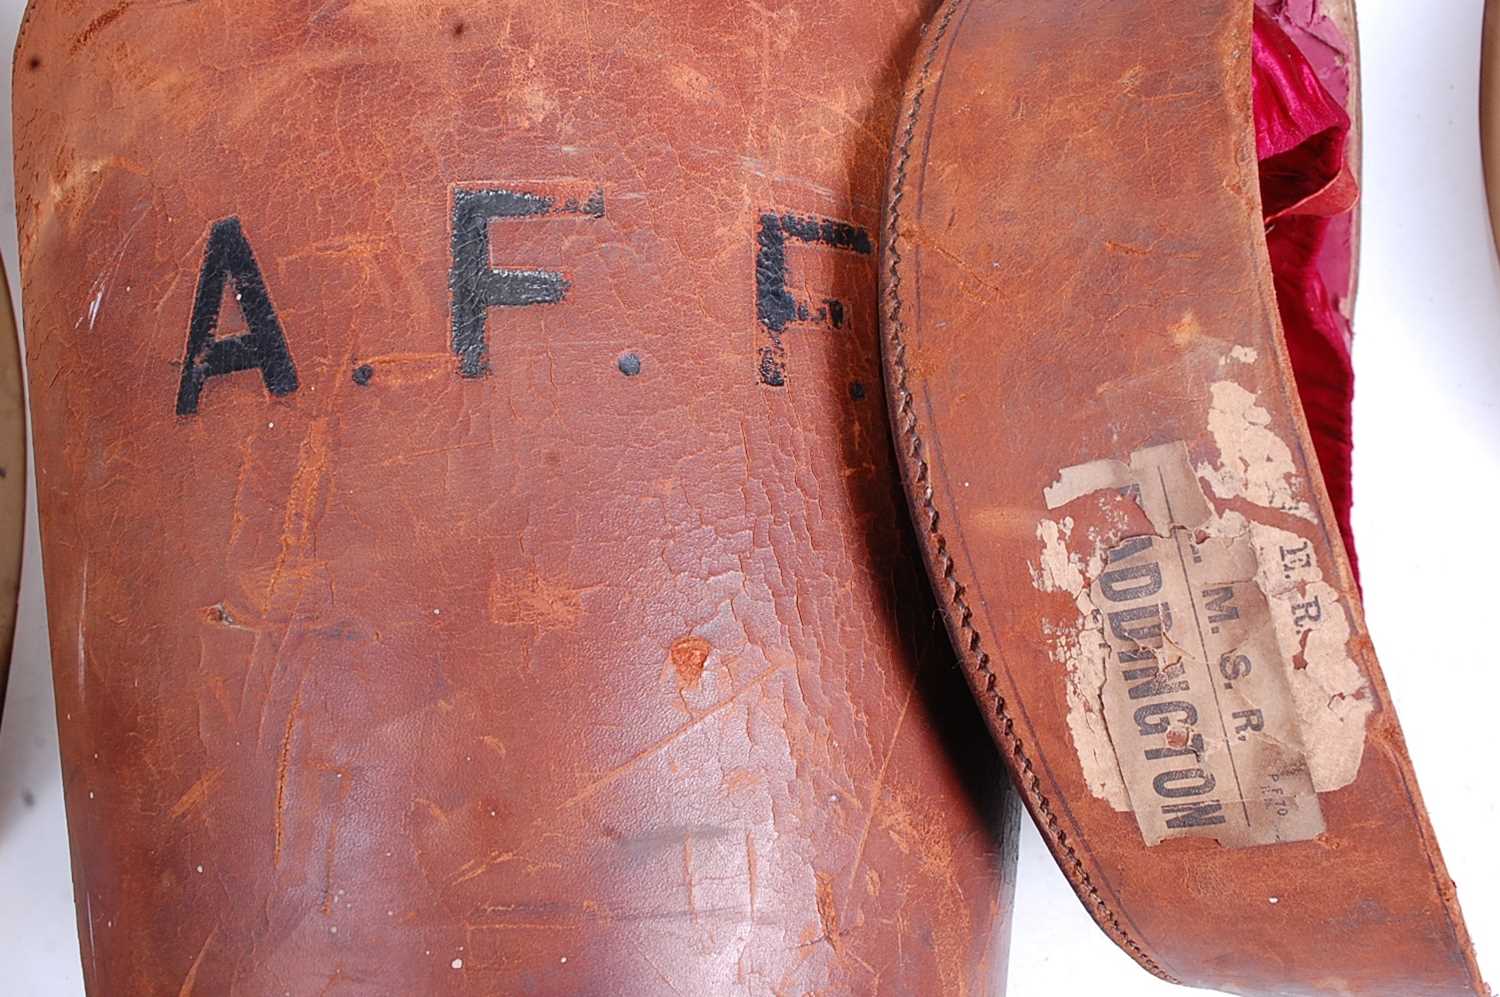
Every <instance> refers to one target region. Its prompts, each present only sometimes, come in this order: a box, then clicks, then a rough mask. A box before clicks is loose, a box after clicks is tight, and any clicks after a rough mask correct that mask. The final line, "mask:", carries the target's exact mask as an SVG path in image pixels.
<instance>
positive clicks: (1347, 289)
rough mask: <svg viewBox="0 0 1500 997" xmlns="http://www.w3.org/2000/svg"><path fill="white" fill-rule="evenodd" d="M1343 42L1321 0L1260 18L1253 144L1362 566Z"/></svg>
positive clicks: (1323, 448) (1293, 328)
mask: <svg viewBox="0 0 1500 997" xmlns="http://www.w3.org/2000/svg"><path fill="white" fill-rule="evenodd" d="M1347 51H1348V46H1347V43H1346V42H1344V40H1343V38H1342V37H1341V36H1340V35H1339V33H1338V29H1337V28H1336V27H1335V26H1334V25H1333V24H1332V22H1331V21H1329V20H1328V19H1327V18H1326V17H1322V16H1321V15H1320V14H1319V13H1318V10H1317V6H1316V3H1315V2H1314V0H1302V2H1301V3H1297V2H1296V0H1280V2H1272V3H1268V4H1266V5H1265V6H1264V7H1259V6H1258V7H1257V8H1256V11H1255V22H1254V37H1253V41H1252V54H1253V68H1254V104H1255V138H1256V148H1257V152H1258V155H1259V160H1260V186H1261V199H1262V201H1263V202H1264V205H1265V223H1266V243H1267V246H1268V247H1269V249H1270V254H1271V269H1272V272H1273V274H1274V277H1275V288H1276V300H1277V306H1278V308H1279V310H1280V312H1281V324H1282V327H1283V329H1284V330H1285V333H1286V344H1287V351H1288V353H1289V354H1290V355H1291V360H1292V369H1293V372H1294V373H1295V375H1296V380H1297V390H1298V393H1299V394H1300V395H1301V398H1302V405H1303V408H1304V409H1305V410H1306V412H1307V421H1308V425H1309V427H1310V429H1311V430H1312V438H1313V445H1314V448H1315V449H1316V451H1317V455H1318V462H1319V464H1320V465H1321V466H1322V469H1323V478H1324V481H1325V483H1326V484H1327V487H1328V494H1329V497H1330V498H1331V499H1332V501H1333V507H1334V511H1335V514H1336V515H1337V517H1338V525H1339V530H1340V532H1341V533H1342V534H1343V537H1344V544H1345V547H1346V549H1347V550H1348V552H1349V558H1350V561H1351V562H1353V563H1355V570H1356V572H1357V571H1358V566H1357V562H1356V561H1355V553H1354V538H1353V535H1352V533H1351V531H1350V526H1349V512H1350V507H1351V505H1352V503H1353V496H1352V489H1351V485H1352V482H1351V457H1352V455H1353V448H1354V438H1353V434H1352V416H1353V412H1352V407H1353V402H1354V368H1353V364H1352V362H1351V352H1350V346H1351V341H1352V337H1353V329H1352V327H1351V323H1350V321H1349V318H1348V316H1347V315H1346V314H1345V312H1344V309H1343V308H1342V307H1341V306H1342V305H1343V304H1344V303H1345V302H1346V301H1347V299H1348V297H1349V295H1350V294H1351V293H1352V288H1353V262H1354V252H1353V221H1354V210H1353V209H1354V205H1355V201H1356V200H1357V198H1358V187H1357V184H1356V182H1355V180H1354V176H1353V173H1352V171H1351V169H1350V165H1349V162H1348V153H1349V152H1350V150H1349V133H1350V118H1349V113H1348V111H1347V110H1346V109H1345V108H1346V101H1347V99H1348V95H1349V86H1350V84H1349V74H1348V69H1347V65H1346V62H1345V53H1346V52H1347Z"/></svg>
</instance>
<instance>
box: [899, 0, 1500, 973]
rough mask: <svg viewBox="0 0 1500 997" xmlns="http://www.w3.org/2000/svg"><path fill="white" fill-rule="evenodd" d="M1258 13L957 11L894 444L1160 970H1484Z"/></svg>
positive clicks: (953, 573)
mask: <svg viewBox="0 0 1500 997" xmlns="http://www.w3.org/2000/svg"><path fill="white" fill-rule="evenodd" d="M1251 11H1252V7H1251V4H1250V3H1249V2H1241V3H1235V4H1218V3H1213V4H1161V3H1158V2H1154V0H1110V2H1109V3H1085V4H1080V3H1078V2H1076V0H1043V2H1038V3H1027V4H1016V3H1010V2H1006V0H953V2H951V3H948V4H946V5H945V7H944V9H943V11H942V12H941V13H940V14H939V16H938V18H937V20H936V22H935V27H934V28H933V30H932V31H931V32H930V34H929V39H928V42H927V44H926V45H925V46H924V50H923V51H922V52H921V53H919V55H918V58H917V60H916V68H915V70H914V73H913V76H912V79H911V82H910V84H909V87H908V104H907V112H906V114H905V116H904V121H903V123H902V124H901V125H900V126H899V127H898V130H897V142H896V148H895V150H894V153H893V159H892V169H891V174H892V175H891V180H890V192H889V195H888V201H887V221H886V225H885V246H884V254H885V255H884V265H883V269H882V277H883V280H884V281H885V284H884V298H883V320H884V337H885V338H884V342H885V358H886V375H887V379H888V384H889V389H890V390H889V398H890V403H891V407H892V415H893V420H894V424H895V427H896V431H897V449H898V453H899V459H900V461H901V464H902V470H903V474H904V476H905V481H906V486H907V492H908V497H909V500H910V504H911V507H912V510H913V512H914V514H915V518H916V521H917V523H918V533H919V537H920V540H921V543H922V545H923V548H924V551H925V554H926V558H927V563H928V570H929V574H930V576H931V578H932V580H933V583H934V585H935V587H936V589H937V591H938V593H939V601H940V603H941V604H942V605H943V607H944V612H945V614H946V616H947V620H948V624H949V629H950V632H951V634H952V636H953V638H954V641H955V643H956V645H957V646H958V648H959V650H960V654H961V659H962V661H963V664H964V667H965V669H966V671H967V673H968V675H969V679H970V683H971V685H972V686H973V688H974V690H975V692H976V695H977V696H978V698H979V700H980V702H981V703H982V705H983V706H984V708H985V712H986V716H987V718H988V719H989V722H990V726H991V729H992V731H993V733H994V735H995V738H996V740H997V743H999V744H1000V746H1001V747H1002V749H1003V750H1004V751H1005V754H1006V757H1007V759H1008V761H1009V763H1010V765H1011V769H1012V772H1013V774H1014V775H1015V777H1016V780H1017V783H1018V785H1019V787H1020V789H1021V790H1022V793H1023V795H1024V798H1025V801H1026V804H1027V806H1028V807H1029V808H1030V810H1031V812H1032V814H1033V816H1034V817H1035V818H1036V820H1037V823H1038V825H1039V826H1040V828H1041V830H1042V832H1043V834H1044V836H1045V838H1046V839H1047V841H1048V843H1049V845H1050V847H1051V849H1052V851H1053V853H1054V855H1055V856H1056V858H1057V860H1058V862H1059V864H1060V865H1061V866H1062V868H1063V870H1064V872H1065V873H1066V874H1067V875H1068V877H1069V879H1070V880H1071V881H1072V882H1073V885H1074V886H1075V888H1076V889H1077V891H1078V894H1079V896H1080V897H1081V898H1082V899H1083V901H1084V903H1085V904H1086V905H1087V906H1088V908H1089V910H1090V911H1091V912H1092V914H1093V915H1094V917H1095V918H1096V920H1097V921H1098V922H1099V924H1100V925H1101V927H1103V928H1104V930H1105V931H1106V932H1108V933H1109V935H1110V936H1111V937H1112V938H1114V939H1115V940H1116V941H1117V942H1118V943H1119V944H1120V945H1121V946H1122V947H1123V948H1125V949H1126V950H1127V951H1128V952H1129V953H1130V954H1131V955H1132V956H1134V957H1135V958H1136V960H1137V961H1139V962H1140V963H1141V964H1142V965H1143V966H1145V967H1146V968H1147V969H1149V970H1150V971H1152V972H1154V973H1156V974H1158V975H1160V976H1162V977H1164V978H1167V979H1170V980H1176V981H1180V982H1183V983H1187V984H1192V985H1196V986H1204V987H1212V988H1219V989H1223V990H1227V991H1231V992H1235V993H1242V994H1265V995H1270V994H1278V995H1285V994H1297V995H1304V994H1305V995H1313V994H1329V993H1341V994H1343V993H1347V994H1362V995H1386V997H1418V995H1427V997H1435V995H1453V994H1476V993H1483V992H1484V988H1483V985H1482V984H1481V982H1480V980H1479V977H1478V970H1477V967H1476V966H1475V963H1474V960H1473V954H1472V950H1471V948H1470V946H1469V942H1468V938H1467V935H1466V933H1465V929H1464V926H1463V922H1462V918H1461V916H1460V913H1459V909H1458V904H1457V901H1456V899H1455V895H1454V887H1453V883H1452V882H1451V881H1450V879H1449V878H1448V876H1447V873H1446V871H1445V870H1444V868H1443V864H1442V859H1441V857H1440V856H1439V854H1438V851H1437V846H1436V843H1435V841H1434V840H1433V835H1432V828H1431V826H1430V823H1429V821H1428V819H1427V817H1426V814H1425V812H1424V811H1423V808H1422V804H1421V798H1420V795H1419V793H1418V790H1417V785H1416V780H1415V777H1414V775H1413V772H1412V768H1411V763H1410V760H1409V758H1408V756H1407V753H1406V749H1405V747H1404V745H1403V742H1402V738H1401V732H1400V728H1399V725H1398V723H1397V720H1396V716H1395V712H1394V710H1393V708H1392V706H1391V703H1390V698H1389V694H1388V691H1387V689H1386V686H1385V683H1384V681H1383V680H1382V677H1381V673H1380V668H1379V665H1378V664H1377V662H1376V659H1375V655H1374V652H1373V649H1372V648H1371V644H1370V640H1369V636H1368V633H1367V632H1366V629H1365V626H1364V621H1363V618H1362V611H1361V608H1360V602H1359V594H1358V589H1357V586H1356V584H1355V581H1354V578H1353V577H1352V574H1351V571H1350V569H1349V564H1348V560H1347V558H1346V556H1345V553H1344V550H1343V548H1342V544H1341V541H1340V538H1339V535H1338V532H1337V529H1336V527H1334V525H1333V524H1334V518H1333V514H1332V510H1331V508H1330V505H1329V503H1328V498H1327V494H1326V492H1325V490H1324V486H1323V483H1322V479H1321V476H1320V474H1319V470H1318V467H1317V464H1316V458H1315V456H1314V454H1313V450H1312V447H1311V443H1310V440H1309V437H1308V431H1307V426H1306V423H1305V420H1304V418H1303V415H1302V411H1301V408H1300V403H1299V401H1298V398H1297V396H1296V390H1295V387H1294V385H1293V381H1292V375H1291V370H1290V365H1289V360H1288V356H1287V354H1286V350H1285V346H1284V343H1283V341H1282V337H1281V332H1280V329H1279V326H1278V317H1277V308H1276V300H1275V297H1274V294H1273V290H1272V282H1271V273H1270V269H1269V264H1268V259H1267V249H1266V239H1265V232H1264V229H1263V225H1262V211H1261V203H1260V195H1259V185H1258V179H1257V173H1256V158H1257V157H1256V148H1255V144H1254V130H1253V127H1252V121H1251V86H1250V84H1251V80H1250V64H1251V59H1250V41H1251ZM1434 667H1440V663H1435V665H1434Z"/></svg>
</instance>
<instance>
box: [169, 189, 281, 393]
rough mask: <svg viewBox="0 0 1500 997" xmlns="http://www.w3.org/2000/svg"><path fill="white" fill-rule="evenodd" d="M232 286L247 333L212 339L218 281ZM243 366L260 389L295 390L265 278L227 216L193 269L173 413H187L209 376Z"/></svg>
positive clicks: (219, 292)
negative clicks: (254, 373) (193, 291)
mask: <svg viewBox="0 0 1500 997" xmlns="http://www.w3.org/2000/svg"><path fill="white" fill-rule="evenodd" d="M226 278H227V279H228V280H230V281H232V282H233V284H234V291H235V301H236V302H237V303H238V305H239V308H240V314H241V315H242V316H243V317H244V319H245V325H246V326H247V328H248V331H246V332H245V333H243V334H241V335H238V336H231V337H226V338H224V339H218V338H216V337H215V335H214V334H215V333H216V332H217V331H218V328H219V311H220V307H221V303H222V299H223V296H224V281H225V279H226ZM244 370H259V371H260V376H261V380H263V381H264V382H265V385H266V390H267V391H269V392H270V393H271V394H273V395H289V394H291V393H292V392H294V391H296V390H297V367H296V365H295V364H294V363H293V362H292V354H291V352H290V351H289V350H288V349H287V345H286V336H285V334H283V332H282V331H281V322H280V321H279V320H278V319H277V318H276V309H275V308H273V307H272V306H271V296H270V295H269V294H268V293H267V292H266V282H265V279H264V278H263V277H262V276H261V273H260V266H259V265H258V264H257V263H256V262H255V254H254V253H253V252H251V250H250V242H249V240H247V239H246V238H245V233H244V232H243V231H242V230H241V229H240V220H239V219H238V218H236V217H233V216H231V217H229V218H225V219H222V220H220V221H217V222H215V223H214V225H213V228H212V229H211V230H210V231H209V235H208V248H207V249H206V250H204V253H203V268H202V270H200V271H199V273H198V293H197V295H196V297H195V298H194V299H193V317H192V321H191V323H190V324H189V326H188V341H187V353H186V355H185V356H184V357H183V359H182V382H181V384H180V385H179V386H178V388H177V414H178V415H193V414H194V413H196V412H197V411H198V399H199V396H200V395H201V394H202V393H203V386H204V385H205V384H207V383H208V380H209V379H210V378H214V377H220V376H222V375H225V374H234V373H238V372H239V371H244Z"/></svg>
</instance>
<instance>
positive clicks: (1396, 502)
mask: <svg viewBox="0 0 1500 997" xmlns="http://www.w3.org/2000/svg"><path fill="white" fill-rule="evenodd" d="M51 2H56V0H51ZM22 6H23V3H22V0H0V38H3V39H4V46H3V50H4V51H5V52H7V53H8V52H9V51H10V47H11V44H12V42H13V39H14V37H15V32H16V28H17V26H18V24H19V22H20V16H21V10H22ZM1481 6H1482V5H1481V3H1480V0H1418V2H1416V3H1413V2H1410V0H1362V3H1361V8H1360V10H1361V32H1362V39H1361V40H1362V47H1363V55H1364V72H1365V158H1364V170H1365V173H1364V191H1365V194H1364V224H1365V228H1364V258H1363V270H1362V278H1361V298H1360V306H1359V312H1358V316H1357V340H1356V347H1355V364H1356V367H1357V370H1358V375H1359V384H1358V387H1359V397H1358V402H1357V405H1356V412H1355V416H1356V427H1357V428H1356V449H1355V495H1356V507H1355V532H1356V534H1357V536H1358V537H1359V540H1360V554H1361V560H1362V568H1363V574H1364V584H1365V596H1366V610H1367V613H1368V616H1369V625H1370V629H1371V630H1372V632H1373V634H1374V637H1375V641H1376V644H1377V646H1378V648H1379V649H1380V655H1381V660H1382V662H1383V664H1384V667H1385V674H1386V679H1387V681H1388V682H1389V684H1390V687H1391V692H1392V694H1393V696H1394V698H1395V700H1396V702H1397V703H1398V704H1399V709H1400V715H1401V719H1402V721H1403V724H1404V726H1405V730H1406V736H1407V740H1408V743H1409V747H1410V750H1411V754H1412V758H1413V759H1414V761H1415V763H1416V767H1417V770H1418V772H1419V774H1420V776H1421V783H1422V790H1423V793H1424V795H1425V797H1426V801H1427V805H1428V807H1429V808H1430V810H1431V812H1432V819H1433V822H1434V823H1435V824H1436V825H1437V831H1438V837H1439V838H1440V839H1441V841H1442V844H1443V851H1444V854H1445V855H1446V857H1447V860H1448V865H1449V869H1450V872H1451V873H1452V874H1453V877H1454V878H1455V879H1456V880H1457V881H1458V886H1459V896H1460V899H1461V901H1462V902H1463V905H1464V908H1465V912H1466V914H1467V916H1468V922H1469V927H1470V930H1471V931H1472V933H1473V935H1474V939H1475V942H1476V943H1477V944H1478V946H1479V948H1480V960H1481V965H1483V966H1484V967H1485V968H1486V976H1487V978H1488V979H1490V980H1491V981H1494V980H1500V840H1497V824H1500V778H1497V777H1496V769H1497V767H1500V709H1497V707H1500V633H1497V627H1496V624H1497V623H1500V606H1497V598H1496V596H1497V592H1500V589H1497V586H1496V584H1495V576H1496V573H1497V570H1500V536H1497V523H1500V515H1497V514H1500V503H1497V497H1500V401H1497V399H1500V266H1497V264H1496V261H1495V257H1494V254H1493V250H1492V247H1491V242H1490V235H1489V230H1488V227H1487V221H1486V215H1485V208H1484V193H1483V189H1482V180H1481V173H1480V160H1479V145H1478V133H1477V123H1476V121H1477V117H1476V116H1477V110H1476V106H1477V97H1476V95H1477V92H1478V90H1477V88H1478V47H1479V27H1480V19H1481ZM6 64H7V65H8V60H6ZM0 106H3V107H5V108H9V106H10V80H9V74H8V73H5V74H4V82H3V84H0ZM0 138H3V148H0V162H3V166H0V219H3V221H0V250H3V252H4V254H5V259H6V262H7V264H8V265H9V268H10V269H9V274H10V280H11V287H12V288H17V289H18V288H19V284H18V282H17V275H16V271H15V262H16V236H15V228H14V224H13V220H12V219H13V214H14V195H13V193H12V191H13V183H12V179H11V155H10V149H11V138H10V116H9V113H8V112H6V113H4V115H3V126H0ZM28 526H29V529H30V533H29V536H28V546H27V557H28V562H27V564H26V572H25V581H24V586H23V589H22V595H21V627H20V631H19V633H18V635H17V640H16V649H15V659H14V665H13V671H12V675H11V686H10V695H9V701H8V703H7V705H6V710H5V716H4V723H3V726H0V994H3V995H7V997H12V995H13V997H53V995H57V997H64V995H65V997H77V995H79V994H81V993H82V992H83V985H82V974H81V971H80V969H79V957H78V940H77V937H76V935H75V921H74V916H73V894H72V886H71V882H70V874H69V866H68V857H67V840H66V831H65V826H64V820H63V806H62V789H61V782H60V775H59V770H58V757H57V730H56V721H55V716H54V714H53V701H52V691H51V678H50V674H49V671H48V658H47V645H46V635H45V611H44V609H43V603H42V591H41V577H40V567H39V556H38V551H37V546H36V535H35V516H34V507H33V509H32V510H31V522H30V523H29V524H28ZM28 801H29V802H28ZM1012 952H1013V958H1012V964H1011V988H1010V993H1011V994H1012V995H1013V997H1037V995H1053V994H1063V995H1072V994H1090V993H1106V994H1108V995H1109V997H1151V995H1164V994H1172V993H1182V992H1183V991H1182V990H1181V989H1179V988H1176V987H1172V986H1169V985H1167V984H1165V983H1161V982H1160V981H1157V980H1155V979H1152V978H1151V977H1149V976H1147V975H1146V974H1145V973H1144V972H1143V971H1141V970H1140V969H1138V968H1137V967H1136V966H1135V964H1134V963H1132V962H1131V961H1130V960H1129V959H1127V958H1126V957H1125V956H1124V955H1123V954H1122V953H1120V952H1119V951H1118V950H1117V949H1116V948H1115V947H1114V945H1113V944H1111V943H1110V942H1108V941H1107V940H1106V939H1105V938H1104V936H1103V935H1102V934H1101V933H1100V932H1099V931H1098V930H1097V929H1096V928H1095V927H1094V925H1093V922H1092V921H1091V920H1090V919H1089V918H1088V916H1087V915H1086V914H1085V913H1084V910H1083V908H1082V906H1080V904H1079V903H1078V901H1077V900H1076V899H1075V897H1074V896H1073V893H1072V891H1071V890H1070V889H1069V888H1068V886H1067V884H1066V883H1065V882H1064V880H1063V878H1062V875H1061V873H1059V872H1058V870H1057V867H1056V866H1055V864H1054V863H1053V861H1052V859H1051V857H1050V856H1049V855H1048V854H1047V852H1046V850H1045V849H1044V848H1043V846H1042V844H1041V840H1040V839H1039V838H1038V837H1037V834H1036V832H1035V830H1034V829H1032V828H1031V826H1030V822H1029V821H1027V822H1026V828H1025V835H1024V838H1023V840H1022V845H1021V866H1020V885H1019V888H1018V891H1017V898H1016V924H1015V935H1014V941H1013V945H1012ZM103 997H115V995H103ZM122 997H123V995H122Z"/></svg>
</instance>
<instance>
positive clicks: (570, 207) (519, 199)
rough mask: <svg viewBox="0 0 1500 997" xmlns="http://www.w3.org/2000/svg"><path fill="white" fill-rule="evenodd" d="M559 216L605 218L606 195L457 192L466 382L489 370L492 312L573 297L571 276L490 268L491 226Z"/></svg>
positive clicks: (456, 346)
mask: <svg viewBox="0 0 1500 997" xmlns="http://www.w3.org/2000/svg"><path fill="white" fill-rule="evenodd" d="M557 215H578V216H583V217H588V218H602V217H604V192H603V191H602V190H595V191H594V192H593V195H592V196H590V197H589V198H587V199H586V200H579V199H577V198H565V199H563V202H562V203H561V204H559V203H558V198H556V197H549V196H547V195H545V194H533V193H524V192H521V191H514V190H505V189H502V188H498V187H485V188H469V187H460V188H457V189H455V190H454V191H453V269H452V270H451V271H450V273H449V277H448V286H449V288H450V289H451V290H452V292H453V352H454V354H455V355H456V356H457V357H458V359H459V365H458V371H459V373H460V374H461V375H463V376H464V377H482V376H483V375H485V374H487V373H488V372H489V369H490V364H489V342H488V336H487V335H486V325H487V322H488V319H489V311H490V309H491V308H517V307H522V306H525V305H553V304H557V303H559V302H561V301H563V300H564V299H565V298H566V297H567V296H568V290H569V288H570V287H571V282H570V281H569V280H568V277H567V275H565V274H561V273H557V272H556V271H552V270H538V269H525V268H522V269H511V268H498V269H497V268H494V267H491V266H490V223H491V222H492V221H495V220H497V219H512V220H523V219H539V218H546V217H549V216H557Z"/></svg>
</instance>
